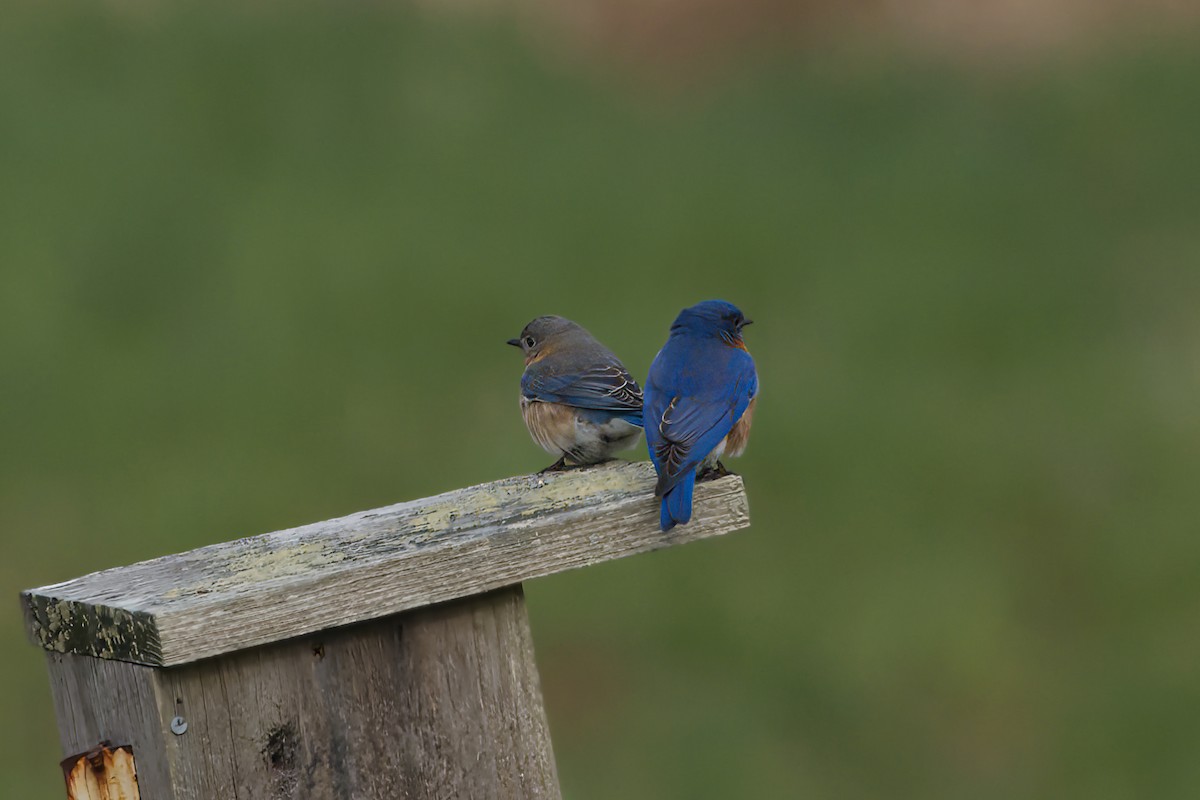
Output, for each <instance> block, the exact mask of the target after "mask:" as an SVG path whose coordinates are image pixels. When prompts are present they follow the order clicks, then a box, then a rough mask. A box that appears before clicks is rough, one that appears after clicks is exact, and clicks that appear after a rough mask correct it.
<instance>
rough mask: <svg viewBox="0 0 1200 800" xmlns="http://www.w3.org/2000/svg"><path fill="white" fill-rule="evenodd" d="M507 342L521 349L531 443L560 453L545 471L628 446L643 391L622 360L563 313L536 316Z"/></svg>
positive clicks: (638, 426)
mask: <svg viewBox="0 0 1200 800" xmlns="http://www.w3.org/2000/svg"><path fill="white" fill-rule="evenodd" d="M508 343H509V344H511V345H513V346H514V347H519V348H521V350H522V351H524V353H525V373H524V374H523V375H522V376H521V416H522V417H524V418H525V427H527V428H529V433H530V435H531V436H533V440H534V441H535V442H537V443H538V444H540V445H541V446H542V448H543V449H545V450H546V452H548V453H550V454H552V455H557V456H559V459H558V461H556V462H554V463H553V464H551V465H550V466H549V467H546V469H544V470H542V471H543V472H547V471H552V470H559V469H563V468H564V467H565V466H566V463H567V461H568V460H570V461H571V463H572V464H576V465H581V464H596V463H599V462H601V461H605V460H607V459H609V458H611V457H612V454H613V453H615V452H617V451H618V450H624V449H626V448H629V447H633V445H634V444H636V443H637V439H638V436H639V435H640V434H641V432H642V390H641V388H640V387H639V386H638V385H637V382H636V381H635V380H634V379H633V378H632V377H631V376H630V374H629V371H628V370H626V369H625V366H624V365H623V364H622V363H621V361H620V360H619V359H618V358H617V357H616V356H615V355H613V354H612V351H611V350H609V349H608V348H607V347H605V346H604V345H602V344H600V342H598V341H596V339H595V337H593V336H592V335H591V334H590V333H588V332H587V331H586V330H584V329H583V328H581V327H580V326H579V325H576V324H575V323H574V322H571V320H569V319H563V318H562V317H538V318H537V319H535V320H533V321H532V322H530V323H529V324H528V325H526V326H525V330H523V331H521V336H520V338H517V339H509V340H508Z"/></svg>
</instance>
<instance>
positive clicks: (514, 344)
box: [508, 339, 521, 347]
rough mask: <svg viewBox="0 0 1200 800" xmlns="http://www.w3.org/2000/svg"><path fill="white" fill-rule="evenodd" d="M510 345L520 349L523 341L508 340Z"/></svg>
mask: <svg viewBox="0 0 1200 800" xmlns="http://www.w3.org/2000/svg"><path fill="white" fill-rule="evenodd" d="M508 343H509V344H511V345H512V346H513V347H520V346H521V340H520V339H509V340H508Z"/></svg>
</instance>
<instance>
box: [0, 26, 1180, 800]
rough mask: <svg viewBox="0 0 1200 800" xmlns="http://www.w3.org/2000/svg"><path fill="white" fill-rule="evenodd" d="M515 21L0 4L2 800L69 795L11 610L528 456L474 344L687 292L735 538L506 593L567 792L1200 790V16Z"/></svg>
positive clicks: (611, 317)
mask: <svg viewBox="0 0 1200 800" xmlns="http://www.w3.org/2000/svg"><path fill="white" fill-rule="evenodd" d="M518 17H520V15H518ZM514 19H515V18H514V17H511V16H508V15H503V14H499V15H497V14H482V15H480V14H470V13H457V14H450V15H440V14H434V13H432V12H430V11H429V10H428V9H427V10H425V11H422V12H418V13H413V12H411V11H401V10H397V9H395V8H388V7H385V6H384V5H382V4H364V5H359V4H353V5H345V6H342V5H337V4H320V3H315V4H301V5H294V6H288V7H286V8H284V7H283V6H276V5H274V4H270V3H264V4H261V5H255V6H254V7H253V8H252V9H249V10H237V9H234V8H232V7H226V6H216V7H209V8H208V9H207V10H203V11H201V10H199V9H198V8H194V7H190V6H185V7H182V8H179V7H175V8H172V9H166V8H162V9H158V8H155V7H154V6H153V4H149V3H133V4H114V5H113V6H111V7H108V8H97V7H92V6H85V5H79V4H75V3H66V4H60V5H58V6H57V8H55V9H54V10H46V9H38V8H36V7H34V6H33V5H32V4H26V3H19V4H14V5H11V6H10V7H9V8H7V9H6V10H5V12H4V14H3V15H2V16H0V404H2V417H0V420H2V421H0V426H2V431H3V441H2V442H0V531H2V533H3V536H4V539H3V541H4V557H3V558H2V559H0V589H2V590H3V593H4V594H6V595H7V597H8V601H7V602H5V603H3V604H0V634H2V635H3V641H4V642H6V643H7V648H8V649H7V653H6V657H5V658H4V659H3V660H2V661H0V679H2V680H0V684H2V685H3V687H4V688H3V692H2V693H0V703H2V704H3V705H2V706H0V719H3V721H4V724H3V725H2V726H0V774H2V775H3V776H4V785H5V792H6V796H11V797H14V798H17V797H20V798H26V797H29V798H51V797H59V796H62V791H63V790H62V787H61V778H60V776H59V773H58V768H57V764H56V762H57V760H58V759H59V758H60V757H61V755H60V753H59V751H58V745H57V738H56V734H55V730H54V724H53V716H52V711H51V708H50V699H49V691H48V686H47V681H46V677H45V673H44V668H43V660H42V656H41V654H40V653H39V652H38V651H37V650H35V649H34V648H33V647H32V646H31V645H29V644H28V643H27V642H26V641H25V638H24V635H23V633H22V626H21V621H20V616H19V609H18V604H17V602H16V594H17V591H18V590H20V589H22V588H28V587H31V586H35V585H40V584H44V583H49V582H54V581H59V580H64V579H67V578H71V577H74V576H76V575H79V574H82V573H85V572H88V571H92V570H96V569H100V568H103V567H109V566H113V565H119V564H124V563H128V562H131V561H135V560H141V559H144V558H149V557H152V556H157V555H161V554H164V553H170V552H174V551H179V550H182V549H186V548H192V547H197V546H200V545H203V544H207V543H211V542H217V541H223V540H227V539H231V538H235V537H239V536H244V535H250V534H255V533H260V532H265V531H268V530H274V529H278V528H283V527H288V526H292V525H297V524H301V523H305V522H311V521H314V520H319V519H325V518H328V517H332V516H336V515H341V514H345V513H348V512H352V511H356V510H360V509H365V508H370V507H374V506H379V505H384V504H388V503H392V502H397V501H401V500H406V499H411V498H416V497H421V496H424V495H428V494H431V493H434V492H438V491H442V490H448V489H452V488H455V487H459V486H464V485H468V484H472V483H478V482H483V481H488V480H491V479H495V478H499V477H503V476H507V475H512V474H517V473H523V472H529V471H531V470H534V469H536V468H539V467H541V466H544V464H545V463H548V459H547V457H546V455H545V454H544V453H542V452H541V451H540V450H539V449H537V448H536V447H535V446H534V445H533V444H532V442H531V441H530V440H529V437H528V435H527V434H526V432H525V430H524V429H523V427H522V424H521V421H520V418H519V415H518V413H517V404H516V396H517V381H518V376H519V374H520V370H521V365H520V359H519V357H518V354H517V353H515V352H513V351H512V349H511V348H508V347H506V346H505V345H504V340H505V339H507V338H509V337H511V336H515V335H516V334H517V333H518V332H519V331H520V329H521V327H522V326H523V325H524V323H525V322H526V321H528V320H529V319H530V318H531V317H533V316H536V315H538V314H543V313H558V314H563V315H566V316H570V317H572V318H574V319H576V320H578V321H579V322H581V323H583V324H584V325H585V326H587V327H589V328H590V329H591V330H592V331H593V332H594V333H595V334H597V335H598V336H599V337H600V338H601V339H602V340H604V341H605V342H606V343H608V344H609V345H610V346H611V347H612V348H613V349H614V350H615V351H616V352H617V353H618V354H620V355H621V356H622V357H623V358H624V359H625V362H626V364H627V365H628V366H629V367H630V369H631V370H632V371H633V372H634V374H635V375H638V376H642V375H644V374H645V371H646V369H647V367H648V365H649V362H650V359H651V358H652V357H653V355H654V353H655V351H656V350H657V348H658V346H659V345H660V344H661V342H662V340H663V339H664V338H665V334H666V330H667V327H668V325H669V324H670V321H671V319H672V317H673V316H674V314H675V313H676V311H677V310H678V309H679V308H681V307H682V306H684V305H688V304H691V303H693V302H696V301H698V300H701V299H705V298H710V297H723V298H726V299H729V300H731V301H734V302H736V303H738V304H739V305H740V306H741V307H742V308H743V309H744V310H745V311H746V313H747V314H748V315H749V316H751V317H752V318H754V319H755V320H756V324H755V326H754V327H753V328H751V329H749V331H748V332H747V339H748V342H749V346H750V349H751V351H752V352H753V353H754V355H755V357H756V358H757V360H758V364H759V372H760V375H761V380H762V386H763V393H762V402H761V405H760V408H759V412H758V416H757V419H756V423H757V424H756V428H755V436H754V438H753V440H752V442H751V446H750V449H749V452H748V454H747V456H746V457H745V458H743V459H742V460H741V461H739V462H736V464H735V465H734V467H735V469H738V470H739V471H741V472H742V473H743V475H744V476H745V478H746V482H747V486H748V489H749V493H750V497H751V504H752V509H753V520H754V524H753V527H752V528H751V529H750V530H749V531H747V532H744V533H741V534H738V535H734V536H729V537H725V538H723V539H721V540H717V541H710V542H705V543H702V544H698V545H694V546H689V547H685V548H677V549H671V550H668V551H664V552H661V553H657V554H654V555H651V556H645V557H640V558H636V559H629V560H626V561H622V562H617V563H612V564H609V565H605V566H601V567H596V568H592V569H588V570H584V571H581V572H577V573H569V574H565V575H561V576H558V577H554V578H550V579H545V580H540V581H537V582H534V583H532V584H530V585H529V586H528V587H527V591H528V596H529V603H530V609H531V615H532V619H533V625H534V631H535V636H536V640H537V646H538V657H539V662H540V667H541V671H542V677H543V682H544V688H545V693H546V700H547V704H548V708H549V714H550V718H551V725H552V730H553V733H554V737H555V748H556V753H557V756H558V761H559V770H560V775H561V780H562V785H563V788H564V793H565V795H566V796H567V797H568V798H571V799H572V800H593V799H595V798H791V797H797V798H798V797H820V798H860V797H861V798H880V797H887V798H931V797H970V798H1014V797H1045V798H1062V797H1089V798H1126V797H1128V798H1147V797H1154V798H1166V797H1194V796H1196V792H1197V787H1200V635H1198V625H1197V623H1198V621H1200V535H1198V534H1200V486H1198V482H1200V481H1198V479H1200V414H1198V413H1197V410H1198V401H1200V315H1198V313H1197V312H1198V306H1200V269H1198V266H1197V265H1198V263H1200V148H1198V145H1197V143H1198V142H1200V102H1197V98H1198V96H1197V86H1200V59H1197V57H1196V54H1197V52H1200V50H1198V49H1197V45H1198V43H1200V37H1194V36H1190V35H1187V34H1185V33H1179V32H1176V33H1175V34H1174V35H1172V36H1171V37H1170V38H1169V39H1167V38H1163V37H1162V36H1154V35H1151V34H1149V33H1147V32H1145V30H1143V29H1142V28H1137V30H1138V33H1137V34H1130V35H1127V36H1123V37H1119V38H1114V37H1106V38H1102V39H1096V40H1095V41H1094V42H1092V44H1091V45H1089V46H1087V47H1082V48H1080V47H1072V48H1071V55H1070V56H1066V55H1063V52H1060V51H1057V50H1052V51H1049V52H1048V51H1045V50H1043V51H1041V52H1038V53H1035V54H1032V55H1030V56H1029V57H1022V58H1020V59H1017V60H1016V61H1013V60H1007V59H1006V60H1004V61H1003V62H1002V63H1001V62H993V61H992V60H991V58H990V56H987V55H984V56H982V57H979V58H969V59H961V58H958V57H957V56H955V55H949V54H947V53H946V52H943V51H938V52H926V51H922V49H921V47H914V46H911V42H909V43H907V44H906V43H904V42H898V43H894V44H895V46H894V47H893V46H892V44H893V43H890V42H888V41H887V40H886V38H884V39H879V38H876V37H875V35H874V34H872V35H871V36H869V37H863V36H861V35H859V34H858V33H845V36H844V39H839V38H838V37H837V36H834V35H833V34H832V33H831V34H830V35H829V36H828V37H824V38H822V40H821V41H820V42H819V43H818V42H815V41H811V40H810V41H808V42H807V43H804V44H797V43H796V42H791V43H790V44H789V43H787V42H782V41H780V38H781V37H774V38H773V40H772V42H771V43H770V45H769V46H768V45H761V46H758V45H756V46H754V47H751V48H744V49H740V50H739V49H736V48H735V49H732V50H731V49H729V48H720V55H719V57H717V56H713V57H712V58H711V59H709V60H704V58H703V56H702V55H701V56H700V61H701V62H702V63H699V64H698V63H697V62H696V61H690V62H688V61H685V62H683V63H680V62H678V61H676V62H673V63H672V64H670V65H667V66H665V67H664V65H662V64H659V63H653V62H654V60H653V59H647V60H644V61H639V60H638V59H637V58H633V57H627V55H628V54H627V53H625V52H624V51H622V52H621V53H620V54H619V55H620V57H618V58H611V59H610V58H606V57H605V56H604V54H603V53H602V52H600V53H597V52H594V51H597V50H602V48H598V47H595V46H593V47H591V48H590V49H588V48H578V49H579V50H587V51H588V52H587V53H585V54H584V55H580V53H578V52H573V51H574V50H575V49H576V48H573V47H572V45H571V44H570V42H569V41H561V40H558V41H556V40H555V37H554V36H553V35H551V34H550V33H548V32H547V31H548V30H549V29H548V28H545V27H537V26H534V27H532V28H531V27H529V26H527V25H525V24H524V23H520V22H515V21H514ZM535 29H536V30H537V31H538V32H537V33H531V31H533V30H535ZM830 30H831V31H832V30H833V29H832V28H831V29H830ZM838 30H841V29H838ZM859 33H860V32H859ZM663 35H664V36H669V31H667V32H664V33H663ZM838 35H839V36H840V35H841V34H838ZM818 38H821V37H818ZM548 42H550V44H549V46H547V43H548ZM741 44H742V45H744V44H745V42H742V43H741ZM618 49H619V48H618ZM1064 52H1065V51H1064ZM568 54H570V55H568ZM687 58H690V59H695V58H697V55H696V53H694V52H689V53H688V54H687ZM664 76H665V77H664ZM634 457H639V458H640V457H643V456H642V454H641V453H640V452H639V453H636V454H635V455H634Z"/></svg>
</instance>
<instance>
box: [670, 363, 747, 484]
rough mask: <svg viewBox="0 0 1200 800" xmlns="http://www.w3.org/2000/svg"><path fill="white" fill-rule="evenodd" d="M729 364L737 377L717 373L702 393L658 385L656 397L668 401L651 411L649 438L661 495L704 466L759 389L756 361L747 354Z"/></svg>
mask: <svg viewBox="0 0 1200 800" xmlns="http://www.w3.org/2000/svg"><path fill="white" fill-rule="evenodd" d="M739 362H741V360H740V359H739ZM730 366H731V367H732V368H733V369H734V370H736V372H735V373H734V374H733V375H730V376H713V380H712V381H711V382H708V383H706V385H705V386H704V387H703V390H702V391H700V392H698V393H694V394H685V393H682V392H681V393H678V394H673V393H672V392H670V390H669V389H668V390H666V391H663V390H657V389H656V391H655V396H656V397H664V398H669V400H668V402H667V405H666V407H665V408H663V409H662V410H661V411H660V410H659V409H658V408H654V409H651V408H647V409H646V426H647V429H648V438H649V440H650V446H651V448H652V449H653V455H654V458H655V461H657V462H658V465H659V480H658V486H657V487H656V488H655V494H658V495H662V494H663V493H664V492H666V491H667V490H669V489H670V488H671V487H672V486H674V485H675V484H676V483H678V482H679V480H680V479H681V478H682V477H683V476H684V475H686V474H687V473H688V472H690V471H691V470H694V469H695V468H696V467H697V466H699V464H700V462H701V461H703V460H704V459H705V458H706V457H707V456H708V454H709V453H711V452H712V451H713V450H714V449H715V448H716V446H717V445H718V444H720V443H721V440H722V439H724V438H725V437H726V436H727V435H728V434H729V431H730V429H731V428H732V427H733V424H734V423H735V422H737V421H738V420H739V419H740V418H741V416H742V414H744V413H745V412H746V407H747V406H748V405H749V404H750V400H751V398H753V397H754V395H755V394H756V393H757V391H758V376H757V375H756V374H755V371H754V362H753V361H751V360H750V359H748V358H747V359H745V361H744V362H741V363H737V362H735V364H732V365H730Z"/></svg>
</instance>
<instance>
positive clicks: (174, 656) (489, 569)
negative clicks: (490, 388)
mask: <svg viewBox="0 0 1200 800" xmlns="http://www.w3.org/2000/svg"><path fill="white" fill-rule="evenodd" d="M653 486H654V470H653V467H652V466H651V465H650V464H649V463H647V462H639V463H629V462H617V463H612V464H606V465H601V466H598V467H592V468H588V469H582V470H572V471H569V472H563V473H554V474H548V475H527V476H519V477H514V478H507V479H504V480H500V481H495V482H493V483H488V484H483V485H480V486H474V487H470V488H467V489H460V490H457V491H453V492H448V493H446V494H441V495H437V496H434V497H429V498H425V499H422V500H416V501H412V502H408V503H400V504H397V505H393V506H387V507H385V508H380V509H375V510H373V511H364V512H360V513H357V514H352V515H350V516H347V517H342V518H339V519H334V520H329V521H327V522H319V523H315V524H312V525H305V526H303V527H300V528H293V529H290V530H284V531H278V532H276V533H268V534H265V535H262V536H255V537H250V538H245V539H238V540H236V541H232V542H226V543H223V544H216V545H212V546H209V547H203V548H200V549H198V550H193V551H190V552H187V553H181V554H178V555H173V556H166V557H163V558H158V559H154V560H152V561H144V562H141V563H138V564H133V565H131V566H128V567H119V568H116V569H110V570H106V571H103V572H97V573H93V574H91V575H87V576H84V577H82V578H78V579H75V580H72V581H67V582H64V583H59V584H55V585H52V586H45V587H42V588H39V589H33V590H30V591H28V592H25V593H23V595H22V600H23V604H24V606H25V613H26V619H27V621H28V627H29V630H30V634H31V636H32V638H33V640H34V641H35V642H36V643H37V644H39V645H41V646H42V647H45V648H46V649H48V650H52V651H56V652H65V653H79V654H84V655H91V656H98V657H101V658H109V659H118V660H123V661H132V662H136V663H141V664H148V665H153V666H169V665H176V664H183V663H188V662H191V661H195V660H198V659H202V658H206V657H210V656H215V655H220V654H223V653H229V652H232V651H235V650H240V649H244V648H247V647H253V646H256V645H262V644H267V643H271V642H277V641H281V640H284V639H288V638H291V637H295V636H301V635H305V634H309V633H313V632H315V631H320V630H325V629H328V628H332V627H336V626H341V625H348V624H352V623H356V622H363V621H366V620H370V619H376V618H379V617H382V616H386V615H389V614H394V613H397V612H400V611H405V610H407V609H412V608H418V607H422V606H427V605H430V604H433V603H440V602H444V601H448V600H453V599H456V598H460V597H465V596H468V595H474V594H479V593H482V592H486V591H490V590H493V589H497V588H499V587H502V586H508V585H512V584H516V583H519V582H521V581H524V580H527V579H529V578H534V577H540V576H543V575H549V574H553V573H556V572H561V571H564V570H568V569H574V568H577V567H582V566H587V565H590V564H595V563H599V562H602V561H607V560H610V559H613V558H620V557H622V556H627V555H631V554H634V553H640V552H646V551H649V550H656V549H659V548H662V547H667V546H670V545H674V544H682V543H685V542H688V541H692V540H696V539H702V538H706V537H709V536H716V535H720V534H724V533H728V532H730V531H734V530H737V529H739V528H744V527H746V526H747V525H748V524H749V509H748V506H747V501H746V495H745V490H744V487H743V485H742V480H741V478H739V477H737V476H736V475H733V476H729V477H725V478H721V479H719V480H715V481H710V482H705V483H701V484H699V485H697V487H696V495H695V513H694V516H693V518H692V522H691V523H690V524H688V525H683V526H679V527H677V528H675V529H674V530H672V531H671V532H670V533H668V534H663V533H662V532H660V531H659V529H658V501H657V500H656V499H655V498H654V496H653Z"/></svg>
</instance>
